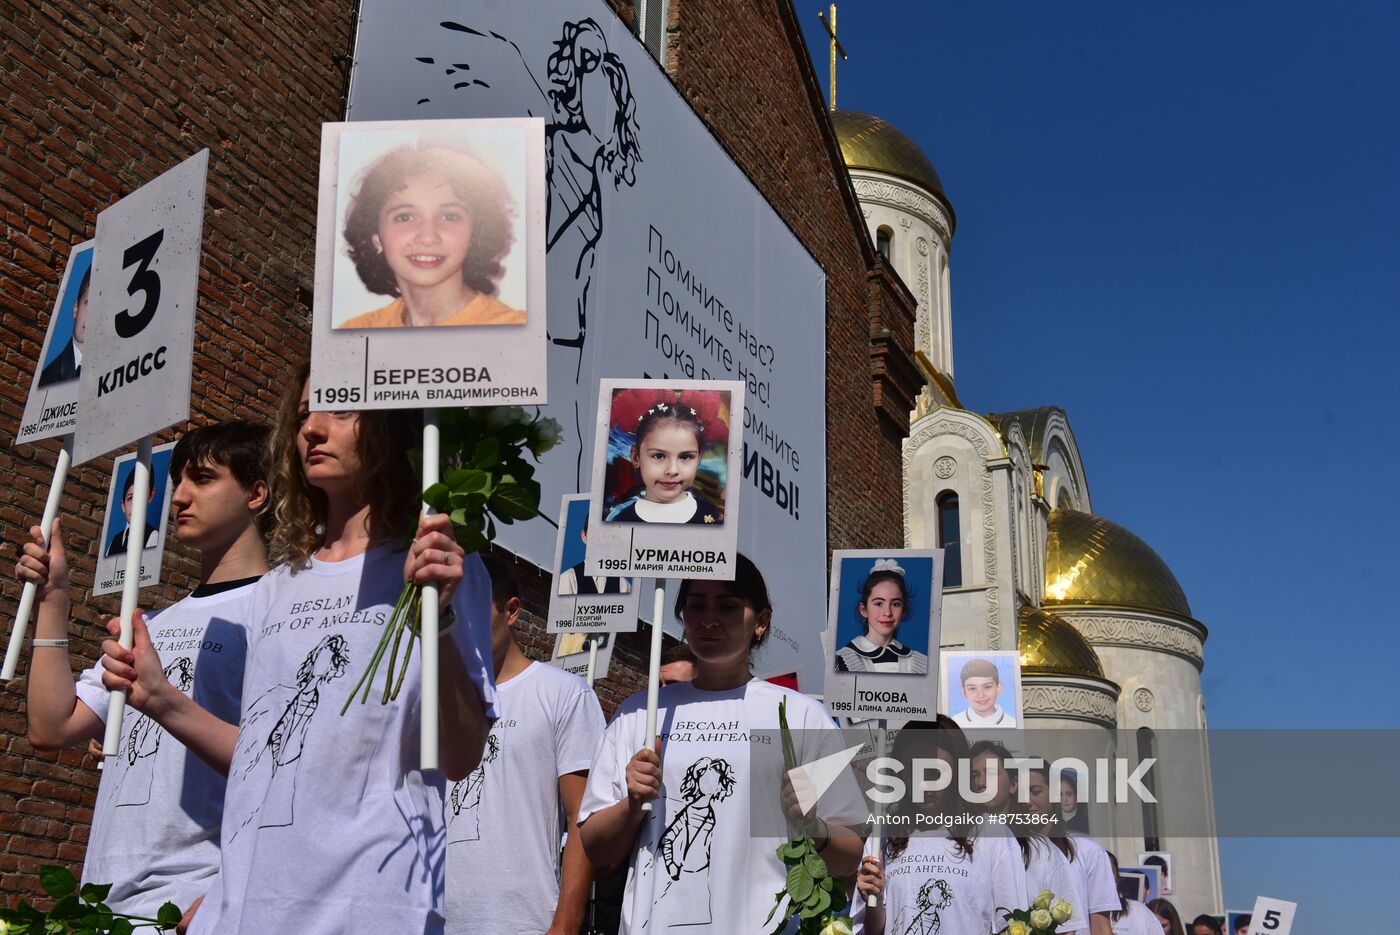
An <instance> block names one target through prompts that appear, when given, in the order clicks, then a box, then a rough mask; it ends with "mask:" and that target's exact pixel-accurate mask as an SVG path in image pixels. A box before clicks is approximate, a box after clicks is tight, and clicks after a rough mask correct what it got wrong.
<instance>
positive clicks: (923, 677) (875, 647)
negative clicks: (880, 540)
mask: <svg viewBox="0 0 1400 935" xmlns="http://www.w3.org/2000/svg"><path fill="white" fill-rule="evenodd" d="M942 580H943V552H942V551H941V550H935V549H880V550H874V549H850V550H840V551H836V552H833V553H832V555H831V587H830V597H829V599H828V602H827V625H826V631H825V632H824V633H823V634H822V640H823V646H824V648H825V650H826V686H825V690H824V691H823V696H824V698H825V701H826V706H827V710H828V711H830V712H831V713H832V714H833V715H835V716H840V717H853V718H866V717H876V718H885V719H888V720H894V721H899V722H903V721H908V720H928V719H932V718H933V717H934V716H935V715H936V714H937V713H938V709H937V703H938V667H937V666H936V665H933V664H932V662H931V660H932V658H933V655H934V654H936V653H937V652H938V638H939V633H940V631H941V629H942V618H941V611H942V598H943V591H942V588H941V587H940V586H939V582H941V581H942Z"/></svg>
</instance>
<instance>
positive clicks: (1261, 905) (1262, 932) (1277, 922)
mask: <svg viewBox="0 0 1400 935" xmlns="http://www.w3.org/2000/svg"><path fill="white" fill-rule="evenodd" d="M1297 912H1298V904H1297V903H1291V902H1288V901H1287V900H1286V899H1273V898H1271V897H1268V896H1260V897H1258V898H1256V899H1255V900H1254V911H1253V912H1252V913H1250V918H1249V935H1288V933H1289V932H1291V931H1292V930H1293V916H1294V915H1296V914H1297ZM1230 935H1234V933H1233V932H1231V933H1230Z"/></svg>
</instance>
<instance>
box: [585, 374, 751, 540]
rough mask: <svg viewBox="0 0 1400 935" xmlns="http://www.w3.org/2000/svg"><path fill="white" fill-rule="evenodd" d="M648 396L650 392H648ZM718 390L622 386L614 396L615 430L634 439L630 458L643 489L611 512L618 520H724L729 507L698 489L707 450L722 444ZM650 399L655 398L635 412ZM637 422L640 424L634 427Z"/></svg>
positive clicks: (722, 426) (658, 521)
mask: <svg viewBox="0 0 1400 935" xmlns="http://www.w3.org/2000/svg"><path fill="white" fill-rule="evenodd" d="M644 394H645V395H644ZM718 396H719V394H718V393H717V392H715V391H699V390H697V391H690V392H682V393H679V394H673V393H667V394H661V395H659V396H658V394H654V393H645V391H641V390H623V391H622V392H621V393H619V394H618V395H617V397H616V398H615V399H614V400H613V407H612V422H613V426H614V431H616V430H618V429H621V430H622V431H624V432H630V433H631V434H632V437H633V441H632V450H631V462H632V470H633V471H634V472H635V477H636V486H637V487H638V488H640V490H639V491H638V492H637V493H636V494H635V495H634V496H633V497H632V498H631V499H630V500H628V501H627V502H625V503H624V504H622V505H621V506H620V507H618V508H616V509H614V510H613V511H612V513H611V514H609V516H608V521H609V522H614V523H719V522H723V520H724V511H723V510H722V509H721V508H720V507H718V506H716V505H715V504H713V503H711V502H710V501H709V500H706V499H705V498H704V497H703V496H701V495H700V493H699V492H697V491H695V490H694V489H693V488H694V486H695V478H696V475H697V474H698V473H699V470H700V461H701V459H702V458H704V456H705V448H706V446H709V445H715V444H719V443H721V442H722V440H723V439H722V437H721V436H722V433H723V430H724V421H723V420H722V419H720V418H719V417H718V412H717V411H716V412H715V413H714V414H710V413H707V412H705V410H706V409H716V410H717V408H718ZM647 399H652V400H654V402H652V403H651V405H650V406H649V407H648V408H646V409H645V410H643V411H642V412H640V413H639V414H637V415H633V413H634V412H636V410H637V409H638V408H640V406H639V400H640V401H641V402H642V403H643V404H644V403H645V401H646V400H647ZM632 426H635V427H634V428H632Z"/></svg>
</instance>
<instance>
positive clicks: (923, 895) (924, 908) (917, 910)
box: [900, 879, 953, 935]
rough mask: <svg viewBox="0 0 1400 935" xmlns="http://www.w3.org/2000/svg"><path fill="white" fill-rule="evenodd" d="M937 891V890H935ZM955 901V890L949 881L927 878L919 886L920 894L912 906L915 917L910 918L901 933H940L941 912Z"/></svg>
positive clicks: (937, 934)
mask: <svg viewBox="0 0 1400 935" xmlns="http://www.w3.org/2000/svg"><path fill="white" fill-rule="evenodd" d="M935 891H936V892H935ZM952 901H953V890H952V888H951V887H950V886H948V884H947V882H946V881H944V880H939V879H930V880H925V881H924V885H923V886H921V887H919V895H918V896H916V897H915V898H914V902H915V905H914V907H913V908H912V910H911V911H912V912H913V913H914V918H912V919H910V920H909V925H908V926H907V927H905V929H904V931H903V932H901V933H900V935H939V929H941V928H942V927H943V919H942V918H941V917H940V916H939V913H940V912H942V911H943V910H944V909H947V908H948V905H949V904H950V903H951V902H952Z"/></svg>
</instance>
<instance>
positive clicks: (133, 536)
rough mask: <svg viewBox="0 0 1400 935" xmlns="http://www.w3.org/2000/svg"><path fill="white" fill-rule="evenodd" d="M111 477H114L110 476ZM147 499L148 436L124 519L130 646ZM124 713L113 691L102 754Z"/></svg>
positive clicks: (110, 751)
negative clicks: (125, 526) (126, 530)
mask: <svg viewBox="0 0 1400 935" xmlns="http://www.w3.org/2000/svg"><path fill="white" fill-rule="evenodd" d="M113 480H115V478H113ZM150 499H151V436H149V435H147V436H145V437H143V438H142V439H141V441H140V442H138V443H137V446H136V463H135V464H133V465H132V467H131V504H132V506H131V519H130V520H128V521H127V528H128V530H129V531H128V533H127V537H126V576H125V577H124V578H122V610H121V625H122V630H121V640H120V642H121V644H122V649H130V648H131V644H132V641H133V639H135V630H134V628H133V627H132V624H131V615H132V614H134V613H135V612H136V598H137V595H138V594H139V593H140V591H141V553H142V552H144V551H145V550H144V549H142V548H141V546H142V545H143V544H145V542H146V509H147V507H146V505H147V503H149V502H150ZM125 714H126V692H125V691H114V692H112V693H111V695H110V696H109V697H108V699H107V733H106V735H105V736H104V737H103V739H102V755H103V756H104V757H109V756H115V755H116V753H117V745H118V744H119V743H120V742H121V738H122V717H123V716H124V715H125Z"/></svg>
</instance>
